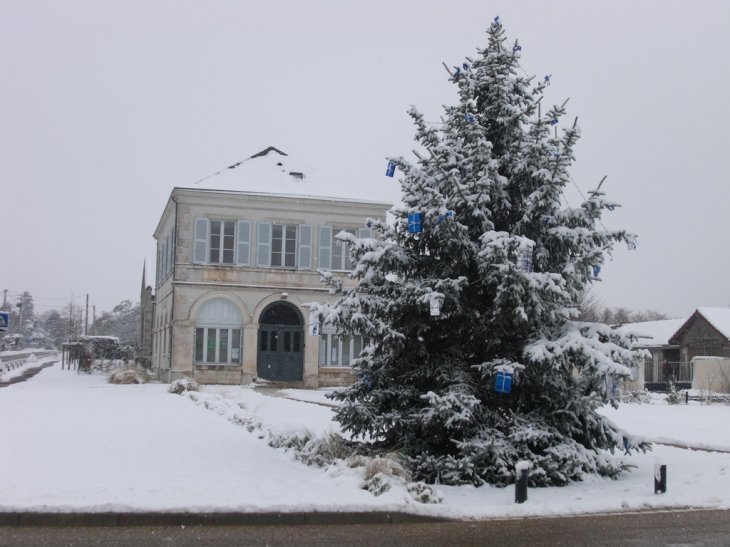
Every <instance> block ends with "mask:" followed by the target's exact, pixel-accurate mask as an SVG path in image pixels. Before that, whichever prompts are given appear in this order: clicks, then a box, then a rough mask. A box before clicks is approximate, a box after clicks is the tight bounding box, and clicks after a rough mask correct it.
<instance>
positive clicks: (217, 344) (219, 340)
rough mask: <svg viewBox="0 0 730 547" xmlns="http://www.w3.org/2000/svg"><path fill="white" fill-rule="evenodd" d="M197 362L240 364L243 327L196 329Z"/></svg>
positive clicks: (195, 350) (195, 351)
mask: <svg viewBox="0 0 730 547" xmlns="http://www.w3.org/2000/svg"><path fill="white" fill-rule="evenodd" d="M194 356H195V362H196V363H217V364H234V365H235V364H238V363H240V362H241V329H228V328H202V327H196V329H195V349H194Z"/></svg>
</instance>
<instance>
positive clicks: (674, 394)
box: [666, 379, 686, 405]
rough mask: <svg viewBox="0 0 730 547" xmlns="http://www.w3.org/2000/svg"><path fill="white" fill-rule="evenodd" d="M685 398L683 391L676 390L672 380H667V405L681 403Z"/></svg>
mask: <svg viewBox="0 0 730 547" xmlns="http://www.w3.org/2000/svg"><path fill="white" fill-rule="evenodd" d="M685 399H686V396H685V393H684V391H677V386H676V385H675V383H674V380H672V379H670V380H669V393H667V399H666V401H667V404H668V405H681V404H683V403H684V401H685Z"/></svg>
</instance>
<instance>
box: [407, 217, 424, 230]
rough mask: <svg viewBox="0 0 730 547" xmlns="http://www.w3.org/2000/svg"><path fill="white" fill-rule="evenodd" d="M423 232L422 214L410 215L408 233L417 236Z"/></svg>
mask: <svg viewBox="0 0 730 547" xmlns="http://www.w3.org/2000/svg"><path fill="white" fill-rule="evenodd" d="M420 231H421V213H410V214H409V215H408V233H409V234H417V233H418V232H420Z"/></svg>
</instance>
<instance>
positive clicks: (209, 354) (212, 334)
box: [205, 329, 217, 363]
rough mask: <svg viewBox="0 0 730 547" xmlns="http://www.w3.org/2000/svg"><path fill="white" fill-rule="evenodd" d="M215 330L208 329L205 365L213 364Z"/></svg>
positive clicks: (214, 360)
mask: <svg viewBox="0 0 730 547" xmlns="http://www.w3.org/2000/svg"><path fill="white" fill-rule="evenodd" d="M216 333H217V329H208V347H207V350H208V351H207V355H206V357H205V361H206V363H215V362H216V359H215V339H216Z"/></svg>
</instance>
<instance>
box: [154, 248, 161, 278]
mask: <svg viewBox="0 0 730 547" xmlns="http://www.w3.org/2000/svg"><path fill="white" fill-rule="evenodd" d="M161 256H162V253H161V252H160V249H157V265H156V266H157V267H156V268H155V274H156V276H155V277H156V280H155V285H159V284H160V277H161V276H160V268H161V263H160V257H161Z"/></svg>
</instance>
